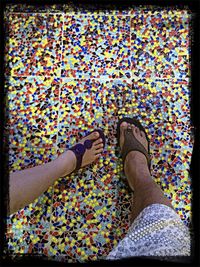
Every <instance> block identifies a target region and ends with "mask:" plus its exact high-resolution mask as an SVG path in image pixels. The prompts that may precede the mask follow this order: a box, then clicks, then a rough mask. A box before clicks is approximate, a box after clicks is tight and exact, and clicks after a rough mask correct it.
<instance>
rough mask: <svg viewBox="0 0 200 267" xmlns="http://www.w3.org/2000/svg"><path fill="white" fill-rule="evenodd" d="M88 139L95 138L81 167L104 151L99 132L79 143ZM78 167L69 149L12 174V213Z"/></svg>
mask: <svg viewBox="0 0 200 267" xmlns="http://www.w3.org/2000/svg"><path fill="white" fill-rule="evenodd" d="M86 139H91V140H95V141H94V142H93V145H92V147H91V149H89V150H87V151H86V152H85V154H84V156H83V159H82V165H81V167H84V166H86V165H88V164H90V163H92V162H94V161H95V160H97V159H98V158H99V157H100V155H101V152H102V151H103V140H102V139H101V138H99V133H98V132H93V133H91V134H90V135H88V136H87V137H84V138H83V139H81V140H80V141H79V143H84V141H85V140H86ZM75 167H76V156H75V154H74V152H72V151H71V150H67V151H66V152H64V153H63V154H61V155H60V156H59V157H58V158H57V159H55V160H53V161H51V162H48V163H46V164H43V165H39V166H36V167H33V168H29V169H25V170H22V171H18V172H14V173H11V174H10V179H9V183H10V191H9V197H10V210H9V213H10V214H12V213H14V212H16V211H17V210H19V209H21V208H24V207H25V206H26V205H28V204H30V203H31V202H33V201H34V200H35V199H36V198H37V197H39V196H40V195H41V194H42V193H44V192H45V191H46V190H47V189H48V188H49V186H51V185H52V184H53V183H54V182H55V181H56V180H57V179H58V178H59V177H62V176H64V175H65V176H67V175H68V174H70V173H71V172H72V171H73V170H74V169H75Z"/></svg>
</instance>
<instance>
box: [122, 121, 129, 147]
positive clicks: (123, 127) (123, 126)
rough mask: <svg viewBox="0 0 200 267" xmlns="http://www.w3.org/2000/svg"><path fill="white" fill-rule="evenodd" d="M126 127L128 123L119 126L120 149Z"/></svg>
mask: <svg viewBox="0 0 200 267" xmlns="http://www.w3.org/2000/svg"><path fill="white" fill-rule="evenodd" d="M127 127H128V123H127V122H125V121H123V122H122V123H121V124H120V147H121V148H122V146H123V143H124V131H125V129H127Z"/></svg>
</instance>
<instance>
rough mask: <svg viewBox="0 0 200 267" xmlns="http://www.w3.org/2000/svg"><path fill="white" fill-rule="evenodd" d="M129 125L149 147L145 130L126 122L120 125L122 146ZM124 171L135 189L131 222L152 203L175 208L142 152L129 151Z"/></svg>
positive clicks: (140, 140)
mask: <svg viewBox="0 0 200 267" xmlns="http://www.w3.org/2000/svg"><path fill="white" fill-rule="evenodd" d="M128 126H129V127H132V131H133V134H134V135H135V137H136V139H137V140H138V141H139V142H141V143H142V144H143V145H144V147H145V148H146V149H147V148H148V142H147V140H146V136H145V134H144V132H142V131H140V130H139V129H138V128H137V127H135V126H131V125H129V124H127V123H126V122H123V123H122V124H121V125H120V130H121V131H120V147H122V146H123V142H124V130H125V129H127V127H128ZM124 171H125V175H126V176H127V179H128V183H129V186H130V187H131V189H132V190H133V191H134V194H133V203H132V211H131V218H130V220H131V223H132V222H133V221H134V219H135V218H136V217H137V216H138V215H139V213H140V212H141V211H142V210H143V209H144V208H145V207H147V206H149V205H151V204H155V203H157V204H164V205H166V206H169V207H170V208H173V207H172V205H171V202H170V200H169V199H168V198H166V197H165V196H164V193H163V191H162V190H161V188H160V187H159V186H158V185H157V184H156V183H155V182H154V181H153V179H152V177H151V174H150V172H149V168H148V164H147V159H146V157H145V156H144V155H143V154H142V153H141V152H139V151H131V152H129V153H128V155H127V156H126V159H125V162H124Z"/></svg>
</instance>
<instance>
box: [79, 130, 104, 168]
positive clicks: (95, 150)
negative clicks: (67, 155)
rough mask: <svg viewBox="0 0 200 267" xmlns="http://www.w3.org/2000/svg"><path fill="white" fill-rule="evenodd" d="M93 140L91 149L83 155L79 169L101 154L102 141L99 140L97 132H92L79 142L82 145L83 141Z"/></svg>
mask: <svg viewBox="0 0 200 267" xmlns="http://www.w3.org/2000/svg"><path fill="white" fill-rule="evenodd" d="M95 139H96V141H94V143H93V144H92V147H91V148H90V149H86V151H85V154H84V155H83V159H82V164H81V167H84V166H86V165H88V164H91V163H92V162H94V161H95V160H96V159H98V158H99V157H100V156H101V153H102V152H103V140H102V139H101V138H99V133H98V132H93V133H91V134H90V135H88V136H86V137H84V138H83V139H81V140H80V141H79V143H80V144H83V143H84V142H85V140H95Z"/></svg>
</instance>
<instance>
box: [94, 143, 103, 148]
mask: <svg viewBox="0 0 200 267" xmlns="http://www.w3.org/2000/svg"><path fill="white" fill-rule="evenodd" d="M101 147H103V143H102V142H101V143H98V144H96V145H94V148H95V149H98V148H101Z"/></svg>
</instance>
